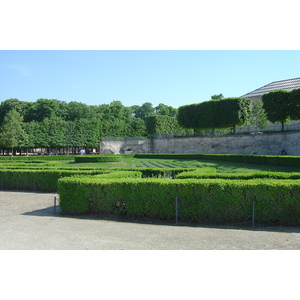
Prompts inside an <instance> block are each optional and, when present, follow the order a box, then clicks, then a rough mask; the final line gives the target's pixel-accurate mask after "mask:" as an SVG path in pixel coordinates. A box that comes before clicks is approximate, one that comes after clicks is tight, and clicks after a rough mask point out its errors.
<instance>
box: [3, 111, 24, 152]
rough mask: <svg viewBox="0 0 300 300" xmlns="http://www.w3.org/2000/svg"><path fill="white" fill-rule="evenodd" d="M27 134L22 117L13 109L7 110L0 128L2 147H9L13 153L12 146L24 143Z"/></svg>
mask: <svg viewBox="0 0 300 300" xmlns="http://www.w3.org/2000/svg"><path fill="white" fill-rule="evenodd" d="M26 140H27V134H26V133H25V131H24V128H23V118H22V117H21V115H20V114H19V113H18V112H17V111H16V110H15V109H13V110H11V111H9V112H8V113H7V114H6V116H5V118H4V120H3V123H2V125H1V128H0V143H1V146H2V147H3V148H9V149H11V151H12V155H14V148H21V147H23V146H24V145H25V143H26Z"/></svg>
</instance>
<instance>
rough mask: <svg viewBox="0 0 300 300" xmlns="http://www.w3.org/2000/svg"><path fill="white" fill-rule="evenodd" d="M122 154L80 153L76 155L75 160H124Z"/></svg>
mask: <svg viewBox="0 0 300 300" xmlns="http://www.w3.org/2000/svg"><path fill="white" fill-rule="evenodd" d="M122 158H123V156H122V155H107V154H103V155H80V156H75V162H84V163H89V162H113V161H122Z"/></svg>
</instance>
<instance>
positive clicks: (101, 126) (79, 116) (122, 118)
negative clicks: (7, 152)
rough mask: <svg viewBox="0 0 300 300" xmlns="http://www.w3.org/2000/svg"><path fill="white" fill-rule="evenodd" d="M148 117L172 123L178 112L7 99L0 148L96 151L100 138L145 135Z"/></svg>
mask: <svg viewBox="0 0 300 300" xmlns="http://www.w3.org/2000/svg"><path fill="white" fill-rule="evenodd" d="M150 115H159V116H165V117H169V118H173V119H175V117H176V116H177V109H175V108H173V107H171V106H167V105H165V104H162V103H160V104H159V105H158V106H156V107H153V105H152V104H151V103H149V102H146V103H144V104H143V105H141V106H138V105H135V106H131V107H126V106H124V105H123V104H122V103H121V102H120V101H113V102H111V103H110V104H102V105H86V104H84V103H80V102H69V103H66V102H63V101H59V100H55V99H38V100H37V101H35V102H25V101H20V100H18V99H8V100H5V101H3V102H1V104H0V147H1V148H2V149H3V148H6V149H7V148H9V149H13V148H48V151H50V149H58V148H75V147H89V148H98V147H99V141H100V140H101V138H102V137H142V136H146V135H148V133H147V127H146V120H147V117H148V116H150Z"/></svg>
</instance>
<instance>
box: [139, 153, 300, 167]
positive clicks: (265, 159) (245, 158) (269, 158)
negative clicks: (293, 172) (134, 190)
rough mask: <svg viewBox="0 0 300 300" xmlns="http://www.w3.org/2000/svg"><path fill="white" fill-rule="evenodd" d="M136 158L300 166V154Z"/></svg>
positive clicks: (190, 155) (146, 156) (176, 155)
mask: <svg viewBox="0 0 300 300" xmlns="http://www.w3.org/2000/svg"><path fill="white" fill-rule="evenodd" d="M134 157H135V158H147V159H150V158H153V159H205V160H219V161H229V162H241V163H249V164H263V165H279V166H290V167H300V156H288V155H239V154H135V155H134Z"/></svg>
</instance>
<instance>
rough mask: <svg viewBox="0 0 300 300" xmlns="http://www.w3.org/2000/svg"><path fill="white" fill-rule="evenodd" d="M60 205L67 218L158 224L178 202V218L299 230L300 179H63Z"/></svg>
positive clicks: (199, 221)
mask: <svg viewBox="0 0 300 300" xmlns="http://www.w3.org/2000/svg"><path fill="white" fill-rule="evenodd" d="M58 189H59V195H60V205H61V208H62V211H63V212H64V213H68V214H84V213H88V212H94V213H99V214H102V213H105V214H111V213H113V214H116V213H122V214H126V215H128V216H137V217H145V216H147V217H150V218H153V219H174V218H175V198H176V197H178V199H179V213H178V216H179V219H180V220H184V221H194V222H198V223H206V222H213V223H224V222H243V221H247V220H250V219H251V216H252V211H251V209H252V202H253V201H255V210H256V211H255V219H256V221H258V222H263V223H266V224H274V223H276V224H282V225H292V226H295V225H300V180H275V179H269V180H263V179H252V180H229V181H228V180H224V179H203V180H197V179H186V180H180V179H173V180H166V179H157V178H145V179H139V178H127V179H124V178H122V179H118V180H117V179H100V178H93V177H82V178H62V179H59V181H58Z"/></svg>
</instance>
